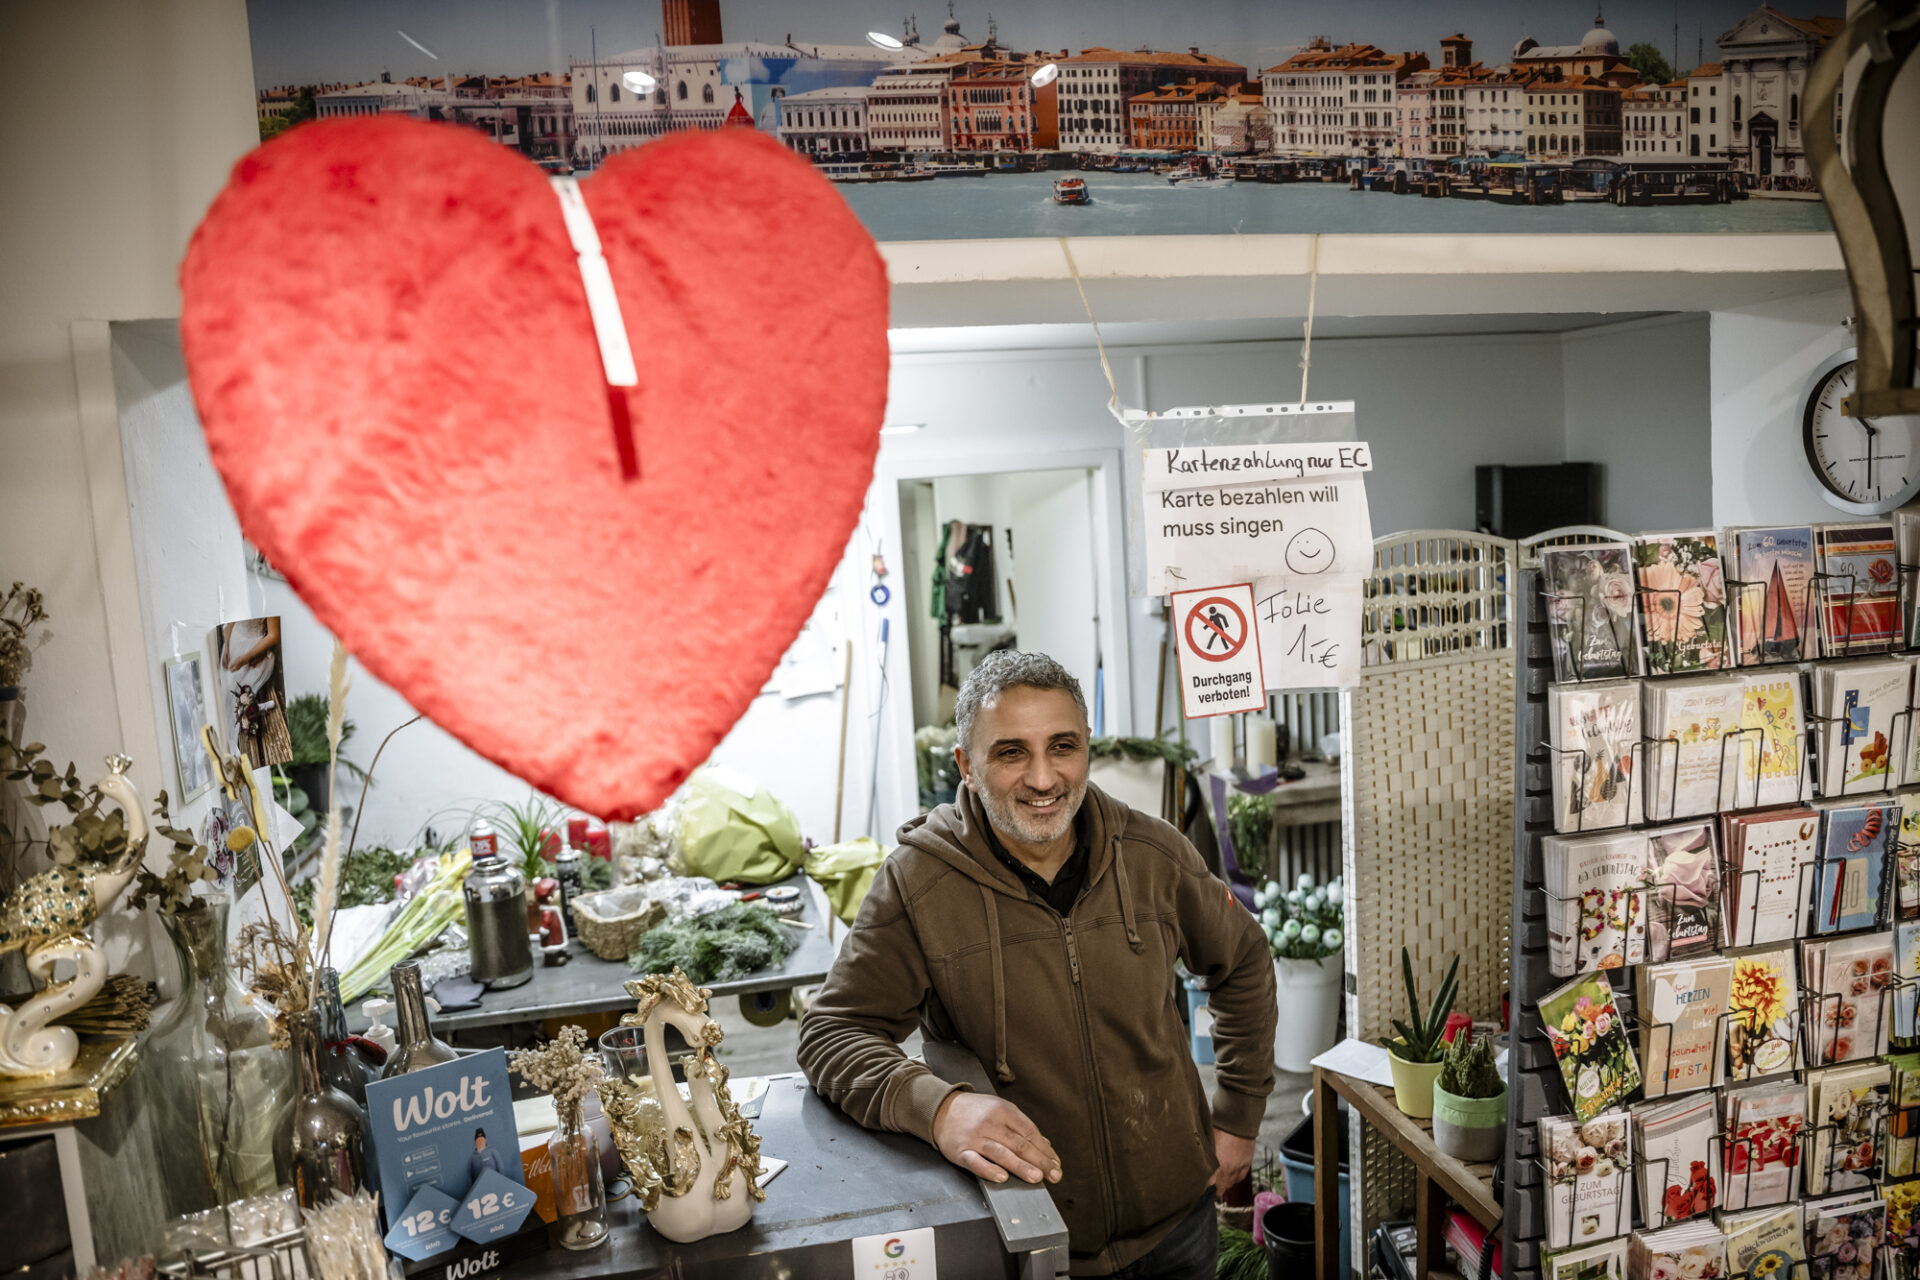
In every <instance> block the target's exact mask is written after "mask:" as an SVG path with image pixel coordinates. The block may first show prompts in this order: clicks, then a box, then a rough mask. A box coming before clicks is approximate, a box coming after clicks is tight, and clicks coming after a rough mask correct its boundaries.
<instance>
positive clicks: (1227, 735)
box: [1207, 716, 1240, 772]
mask: <svg viewBox="0 0 1920 1280" xmlns="http://www.w3.org/2000/svg"><path fill="white" fill-rule="evenodd" d="M1239 718H1240V717H1239V716H1214V717H1213V718H1212V719H1211V720H1209V721H1208V722H1207V723H1208V724H1209V725H1211V726H1212V727H1213V767H1214V768H1216V769H1219V770H1221V771H1222V772H1224V771H1226V770H1228V769H1231V768H1233V722H1234V721H1235V720H1238V719H1239Z"/></svg>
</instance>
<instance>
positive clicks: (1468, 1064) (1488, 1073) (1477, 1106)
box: [1433, 1027, 1507, 1161]
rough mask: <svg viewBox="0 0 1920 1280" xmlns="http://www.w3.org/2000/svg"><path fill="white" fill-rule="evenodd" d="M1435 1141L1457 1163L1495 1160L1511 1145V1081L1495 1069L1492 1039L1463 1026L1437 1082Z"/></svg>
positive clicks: (1449, 1046)
mask: <svg viewBox="0 0 1920 1280" xmlns="http://www.w3.org/2000/svg"><path fill="white" fill-rule="evenodd" d="M1433 1142H1434V1145H1435V1146H1437V1147H1439V1148H1440V1150H1442V1151H1443V1152H1445V1153H1446V1154H1448V1155H1450V1156H1452V1157H1453V1158H1454V1159H1456V1160H1468V1161H1492V1160H1498V1159H1499V1158H1500V1152H1501V1150H1502V1149H1503V1148H1504V1147H1505V1146H1506V1142H1507V1082H1506V1081H1504V1080H1502V1079H1501V1078H1500V1072H1499V1071H1498V1070H1497V1069H1496V1068H1495V1067H1494V1065H1493V1038H1492V1037H1491V1036H1475V1035H1474V1034H1473V1031H1472V1029H1471V1028H1468V1027H1463V1028H1461V1029H1460V1030H1459V1031H1458V1032H1456V1033H1455V1034H1454V1037H1453V1042H1452V1043H1451V1044H1449V1045H1448V1046H1447V1051H1446V1053H1445V1055H1444V1056H1443V1057H1442V1059H1441V1062H1440V1078H1439V1079H1437V1080H1435V1081H1434V1083H1433Z"/></svg>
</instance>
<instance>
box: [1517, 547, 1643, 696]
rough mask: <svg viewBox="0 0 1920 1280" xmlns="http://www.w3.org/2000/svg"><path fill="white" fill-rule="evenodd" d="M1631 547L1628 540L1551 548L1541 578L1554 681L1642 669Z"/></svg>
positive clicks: (1544, 551) (1546, 550) (1596, 677)
mask: <svg viewBox="0 0 1920 1280" xmlns="http://www.w3.org/2000/svg"><path fill="white" fill-rule="evenodd" d="M1632 557H1633V552H1632V548H1630V547H1628V546H1627V544H1626V543H1624V542H1608V543H1596V544H1594V545H1592V546H1585V547H1547V548H1544V549H1542V551H1541V552H1540V578H1541V587H1542V590H1543V591H1545V593H1546V602H1547V639H1548V641H1549V643H1550V644H1551V645H1552V648H1553V678H1554V679H1555V680H1562V681H1569V680H1604V679H1607V678H1609V677H1613V676H1632V675H1638V674H1639V673H1640V663H1639V653H1638V651H1637V649H1636V646H1635V644H1634V632H1633V561H1632Z"/></svg>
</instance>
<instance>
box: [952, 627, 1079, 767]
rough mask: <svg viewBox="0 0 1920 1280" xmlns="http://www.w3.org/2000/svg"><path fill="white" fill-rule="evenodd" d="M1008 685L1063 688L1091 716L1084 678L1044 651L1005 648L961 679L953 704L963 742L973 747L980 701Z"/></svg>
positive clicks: (984, 659)
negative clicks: (1081, 685)
mask: <svg viewBox="0 0 1920 1280" xmlns="http://www.w3.org/2000/svg"><path fill="white" fill-rule="evenodd" d="M1008 689H1060V690H1064V691H1065V692H1066V693H1068V694H1071V695H1072V696H1073V705H1074V706H1076V707H1078V708H1080V716H1081V718H1082V719H1086V718H1087V699H1086V697H1085V695H1083V694H1082V693H1081V692H1080V682H1079V681H1078V680H1075V679H1074V678H1073V676H1072V674H1071V673H1070V672H1068V670H1067V669H1066V668H1065V667H1063V666H1061V665H1060V664H1059V663H1057V662H1055V661H1054V660H1053V659H1052V658H1049V657H1048V656H1047V655H1046V654H1044V653H1021V652H1019V651H1018V650H1014V649H1002V650H1000V651H998V652H996V653H990V654H988V655H987V656H986V657H984V658H982V659H980V665H979V666H977V667H975V668H974V669H973V670H972V671H969V672H968V673H967V678H966V679H965V680H963V681H961V682H960V696H959V698H958V699H957V700H956V701H955V702H954V704H953V723H954V727H955V728H956V729H957V730H958V731H959V740H960V746H961V748H962V749H963V750H965V751H967V752H969V753H971V752H972V750H973V718H974V716H976V715H978V714H979V712H980V704H981V703H983V702H985V701H987V700H988V699H989V698H997V697H999V696H1000V695H1001V694H1003V693H1005V692H1006V691H1007V690H1008Z"/></svg>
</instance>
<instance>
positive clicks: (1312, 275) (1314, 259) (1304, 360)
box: [1300, 233, 1320, 409]
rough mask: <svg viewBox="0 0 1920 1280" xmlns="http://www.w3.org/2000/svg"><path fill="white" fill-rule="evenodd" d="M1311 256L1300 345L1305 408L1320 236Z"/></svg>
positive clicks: (1310, 367) (1315, 242)
mask: <svg viewBox="0 0 1920 1280" xmlns="http://www.w3.org/2000/svg"><path fill="white" fill-rule="evenodd" d="M1311 254H1312V256H1311V257H1310V259H1309V260H1308V271H1307V324H1306V338H1305V340H1304V341H1303V342H1301V344H1300V407H1301V408H1302V409H1304V408H1306V407H1307V374H1308V373H1309V372H1310V371H1311V370H1312V369H1313V304H1314V294H1315V293H1316V292H1318V290H1319V287H1320V236H1319V235H1318V233H1316V234H1315V235H1314V237H1313V248H1312V250H1311Z"/></svg>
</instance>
